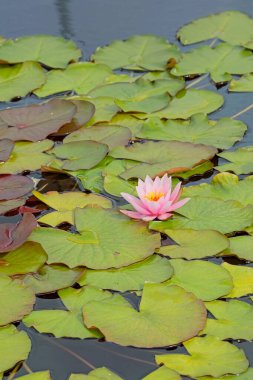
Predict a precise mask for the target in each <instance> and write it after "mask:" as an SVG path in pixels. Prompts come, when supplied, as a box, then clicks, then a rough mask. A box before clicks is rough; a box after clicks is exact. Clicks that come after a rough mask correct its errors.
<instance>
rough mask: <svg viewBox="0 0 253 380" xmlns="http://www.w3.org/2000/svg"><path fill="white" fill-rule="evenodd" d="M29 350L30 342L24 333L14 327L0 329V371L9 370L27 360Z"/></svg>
mask: <svg viewBox="0 0 253 380" xmlns="http://www.w3.org/2000/svg"><path fill="white" fill-rule="evenodd" d="M30 350H31V341H30V339H29V338H28V335H27V334H26V332H24V331H18V330H17V329H16V327H15V326H13V325H9V326H5V327H0V357H1V362H0V371H1V372H4V371H7V370H9V369H11V368H12V367H13V366H14V365H15V364H16V363H18V362H20V361H21V360H25V359H27V357H28V355H29V352H30Z"/></svg>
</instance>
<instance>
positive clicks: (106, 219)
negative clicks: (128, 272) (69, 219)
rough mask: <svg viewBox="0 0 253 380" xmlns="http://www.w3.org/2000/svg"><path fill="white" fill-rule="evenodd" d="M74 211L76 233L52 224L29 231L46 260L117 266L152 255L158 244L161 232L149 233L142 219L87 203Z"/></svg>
mask: <svg viewBox="0 0 253 380" xmlns="http://www.w3.org/2000/svg"><path fill="white" fill-rule="evenodd" d="M74 215H75V216H74V220H75V225H76V229H77V231H78V232H79V233H78V234H72V233H70V232H66V231H63V230H54V229H52V228H37V229H36V230H35V231H34V233H32V234H31V236H30V238H29V239H30V240H32V241H36V242H40V244H41V245H42V247H43V248H44V249H45V251H46V253H47V255H48V263H49V264H50V263H63V264H66V265H68V266H69V267H71V268H74V267H76V266H80V265H84V266H86V267H88V268H91V269H108V268H112V267H113V268H120V267H122V266H127V265H130V264H133V263H135V262H138V261H141V260H143V259H145V258H146V257H148V256H151V255H152V254H153V252H154V250H155V249H156V248H158V247H159V246H160V234H153V233H150V232H149V231H148V230H147V227H146V224H145V223H142V222H136V221H132V220H129V218H127V217H125V216H124V215H122V214H120V213H118V212H116V211H115V210H105V209H102V208H99V207H98V208H92V207H88V206H87V207H86V208H85V209H80V208H78V209H76V210H75V212H74ZM101 221H103V223H101Z"/></svg>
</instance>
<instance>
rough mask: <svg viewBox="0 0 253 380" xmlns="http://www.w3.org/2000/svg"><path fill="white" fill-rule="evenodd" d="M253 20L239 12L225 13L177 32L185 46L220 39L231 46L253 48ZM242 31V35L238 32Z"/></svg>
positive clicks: (199, 20)
mask: <svg viewBox="0 0 253 380" xmlns="http://www.w3.org/2000/svg"><path fill="white" fill-rule="evenodd" d="M252 28H253V19H252V18H251V17H250V16H248V15H247V14H245V13H242V12H239V11H225V12H221V13H217V14H212V15H209V16H206V17H202V18H199V19H196V20H194V21H193V22H191V23H190V24H187V25H184V26H183V27H182V28H180V29H179V31H178V32H177V37H178V38H179V39H180V41H181V42H182V43H183V44H184V45H188V44H193V43H196V42H201V41H206V40H209V39H211V38H219V39H220V40H222V41H225V42H228V43H230V44H231V45H241V46H244V47H246V48H249V49H251V48H252V47H253V43H252V39H253V31H252ZM238 30H240V33H237V31H238Z"/></svg>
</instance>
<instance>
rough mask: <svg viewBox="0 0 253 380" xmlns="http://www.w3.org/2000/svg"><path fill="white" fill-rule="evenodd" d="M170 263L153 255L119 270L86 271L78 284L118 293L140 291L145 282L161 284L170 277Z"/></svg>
mask: <svg viewBox="0 0 253 380" xmlns="http://www.w3.org/2000/svg"><path fill="white" fill-rule="evenodd" d="M172 272H173V269H172V267H171V265H170V262H169V261H168V260H166V259H162V258H161V257H159V256H157V255H153V256H151V257H149V258H147V259H146V260H144V261H141V262H138V263H136V264H132V265H129V266H127V267H123V268H119V269H107V270H99V271H98V270H90V269H87V270H86V271H85V272H84V274H83V275H82V277H81V278H80V279H79V281H78V283H79V284H80V285H82V286H83V285H93V286H96V287H97V288H99V289H111V290H117V291H120V292H126V291H128V290H141V289H143V286H144V284H145V283H146V282H163V281H165V280H168V279H169V278H170V277H171V275H172Z"/></svg>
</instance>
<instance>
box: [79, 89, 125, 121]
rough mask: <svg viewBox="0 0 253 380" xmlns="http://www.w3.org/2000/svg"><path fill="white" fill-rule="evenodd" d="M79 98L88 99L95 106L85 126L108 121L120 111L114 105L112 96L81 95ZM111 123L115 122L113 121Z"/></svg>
mask: <svg viewBox="0 0 253 380" xmlns="http://www.w3.org/2000/svg"><path fill="white" fill-rule="evenodd" d="M79 98H80V97H79ZM81 99H84V100H87V101H89V102H90V103H92V104H93V105H94V106H95V107H96V112H95V114H94V115H93V117H92V118H91V120H90V121H89V123H88V124H87V125H86V126H92V125H94V124H97V123H104V122H106V121H110V120H112V118H113V116H114V115H116V113H117V112H118V111H120V108H119V107H118V106H116V104H115V102H114V98H110V97H105V96H103V97H99V98H91V97H81ZM113 124H117V123H116V122H115V123H113ZM126 127H127V125H126Z"/></svg>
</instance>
